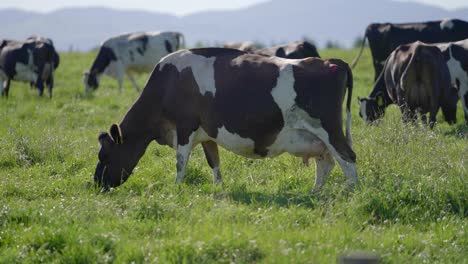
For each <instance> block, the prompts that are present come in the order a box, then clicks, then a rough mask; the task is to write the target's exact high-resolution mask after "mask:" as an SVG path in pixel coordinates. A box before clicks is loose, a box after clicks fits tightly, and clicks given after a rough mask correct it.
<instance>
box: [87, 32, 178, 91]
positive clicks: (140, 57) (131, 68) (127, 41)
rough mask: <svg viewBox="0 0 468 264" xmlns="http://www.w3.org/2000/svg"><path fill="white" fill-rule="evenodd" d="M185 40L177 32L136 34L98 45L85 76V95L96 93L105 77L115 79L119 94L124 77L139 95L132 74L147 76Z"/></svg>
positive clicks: (138, 89)
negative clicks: (102, 77) (96, 52)
mask: <svg viewBox="0 0 468 264" xmlns="http://www.w3.org/2000/svg"><path fill="white" fill-rule="evenodd" d="M183 42H184V37H183V35H182V34H181V33H178V32H136V33H127V34H123V35H119V36H116V37H112V38H110V39H108V40H106V41H104V42H103V43H102V44H101V47H100V49H99V52H98V54H97V57H96V59H94V62H93V64H92V66H91V69H90V70H89V72H86V73H85V74H84V80H83V81H84V83H85V86H86V91H89V90H90V89H93V90H95V89H97V87H98V86H99V78H100V76H101V75H102V74H103V73H105V74H107V75H109V76H111V77H113V78H115V79H117V81H118V84H119V91H121V90H122V84H123V79H124V75H125V74H126V75H127V77H128V78H129V79H130V81H131V82H132V84H133V86H134V87H135V89H136V90H137V91H140V88H139V87H138V85H137V83H136V82H135V79H134V78H133V76H132V73H133V72H134V73H145V72H150V71H151V70H152V69H153V68H154V65H155V64H156V63H157V62H158V61H159V60H160V59H161V58H162V57H164V56H166V55H167V54H169V53H172V52H174V51H176V50H178V49H179V48H181V47H182V46H183Z"/></svg>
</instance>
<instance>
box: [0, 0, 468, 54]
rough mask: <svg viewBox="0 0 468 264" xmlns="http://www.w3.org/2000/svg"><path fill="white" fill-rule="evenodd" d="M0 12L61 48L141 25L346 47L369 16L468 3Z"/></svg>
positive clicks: (404, 15)
mask: <svg viewBox="0 0 468 264" xmlns="http://www.w3.org/2000/svg"><path fill="white" fill-rule="evenodd" d="M0 18H1V21H2V26H0V38H12V39H23V38H26V37H28V36H30V35H31V34H39V35H43V36H47V37H50V38H52V39H53V40H54V43H55V45H56V47H57V48H58V49H59V50H62V51H66V50H70V49H73V50H80V51H86V50H90V49H92V48H95V47H97V46H99V44H100V43H101V42H102V41H103V40H105V39H106V38H108V37H110V36H112V35H116V34H119V33H122V32H130V31H142V30H153V31H163V30H177V31H180V32H182V33H184V35H185V37H186V41H187V44H188V46H193V45H195V43H199V42H202V43H205V44H214V43H222V42H232V41H243V40H251V41H259V42H262V43H265V44H267V45H269V44H273V43H282V42H289V41H295V40H298V39H302V38H304V37H307V38H309V39H312V40H314V41H315V42H316V43H317V44H318V45H319V47H323V45H324V44H325V43H326V42H327V41H333V42H338V43H341V44H342V45H344V46H347V47H349V46H350V45H352V43H353V42H354V41H355V40H356V38H357V37H359V36H362V35H363V34H364V30H365V28H366V26H367V25H368V24H369V23H372V22H416V21H426V20H438V19H443V18H459V19H463V20H468V8H466V9H458V10H454V11H449V10H445V9H442V8H438V7H434V6H428V5H424V4H418V3H410V2H399V1H391V0H353V1H350V0H326V1H312V0H271V1H269V2H266V3H262V4H258V5H254V6H250V7H248V8H243V9H238V10H230V11H210V12H200V13H195V14H192V15H188V16H183V17H177V16H173V15H169V14H163V13H152V12H145V11H138V10H114V9H109V8H67V9H61V10H57V11H54V12H51V13H47V14H41V13H34V12H26V11H21V10H16V9H3V10H0Z"/></svg>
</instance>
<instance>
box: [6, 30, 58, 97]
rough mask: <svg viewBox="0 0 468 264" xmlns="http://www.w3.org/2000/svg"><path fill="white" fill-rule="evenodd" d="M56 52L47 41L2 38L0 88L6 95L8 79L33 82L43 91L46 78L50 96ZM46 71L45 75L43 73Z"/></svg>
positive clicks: (8, 86) (8, 87)
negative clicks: (52, 68)
mask: <svg viewBox="0 0 468 264" xmlns="http://www.w3.org/2000/svg"><path fill="white" fill-rule="evenodd" d="M57 56H58V54H57V52H56V51H55V48H54V46H53V45H51V44H49V43H48V42H43V41H38V40H35V39H28V40H26V41H15V40H3V41H2V42H1V43H0V90H1V92H2V95H3V96H8V92H9V89H10V81H11V80H16V81H25V82H33V83H34V85H35V86H36V87H37V88H38V89H39V95H41V96H42V95H43V93H44V80H48V85H47V86H48V89H49V96H50V97H52V88H53V81H52V80H53V70H47V68H48V67H51V66H52V65H54V63H55V61H56V59H57ZM45 73H46V75H45Z"/></svg>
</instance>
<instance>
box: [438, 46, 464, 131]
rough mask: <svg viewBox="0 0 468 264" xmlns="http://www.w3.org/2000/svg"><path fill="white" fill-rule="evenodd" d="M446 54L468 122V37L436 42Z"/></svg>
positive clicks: (453, 83) (453, 82)
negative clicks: (453, 40) (454, 40)
mask: <svg viewBox="0 0 468 264" xmlns="http://www.w3.org/2000/svg"><path fill="white" fill-rule="evenodd" d="M435 46H437V47H438V48H439V49H440V50H441V51H442V53H443V54H444V57H445V61H446V62H447V66H448V69H449V71H450V76H451V77H452V85H453V86H454V87H455V88H456V89H457V91H458V97H459V98H460V99H461V101H462V106H463V110H464V112H465V123H467V124H468V39H465V40H462V41H458V42H450V43H438V44H435Z"/></svg>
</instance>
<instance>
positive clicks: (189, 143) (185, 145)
mask: <svg viewBox="0 0 468 264" xmlns="http://www.w3.org/2000/svg"><path fill="white" fill-rule="evenodd" d="M194 137H195V132H193V133H191V134H190V135H189V134H188V133H185V132H184V131H180V130H177V156H176V158H177V163H176V168H177V176H176V183H182V181H183V180H184V177H185V170H186V168H187V163H188V160H189V157H190V152H191V151H192V147H193V138H194Z"/></svg>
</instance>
